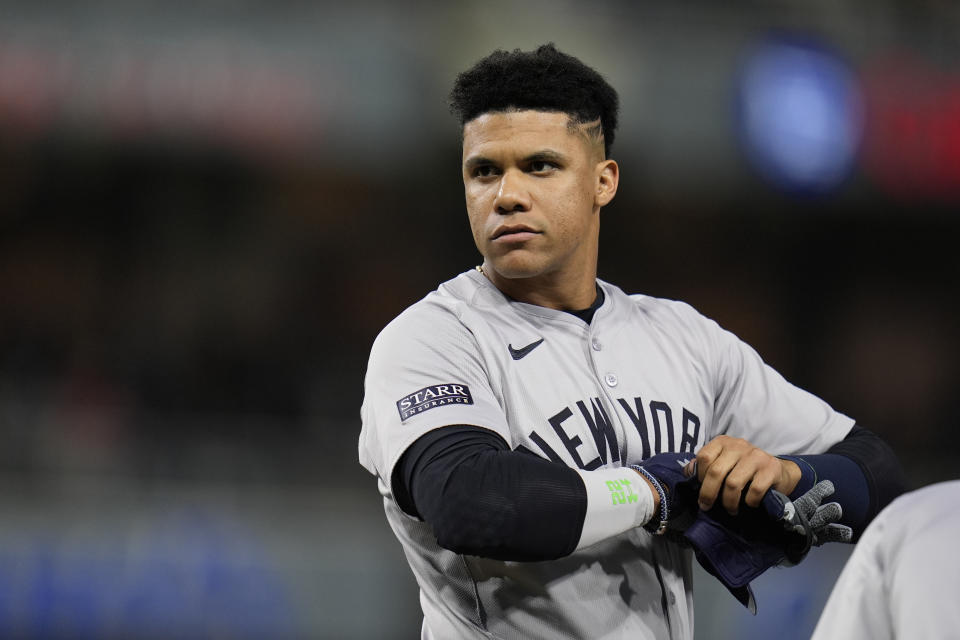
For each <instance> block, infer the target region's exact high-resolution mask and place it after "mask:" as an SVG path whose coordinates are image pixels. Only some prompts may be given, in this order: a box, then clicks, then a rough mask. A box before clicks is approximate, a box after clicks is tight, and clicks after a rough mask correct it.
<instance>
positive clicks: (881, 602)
mask: <svg viewBox="0 0 960 640" xmlns="http://www.w3.org/2000/svg"><path fill="white" fill-rule="evenodd" d="M958 537H960V480H954V481H952V482H941V483H938V484H934V485H930V486H928V487H924V488H923V489H918V490H916V491H912V492H910V493H905V494H903V495H902V496H900V497H899V498H897V499H896V500H894V501H893V502H891V503H890V504H889V505H888V506H887V507H886V508H885V509H884V510H883V511H881V512H880V514H879V515H878V516H877V517H876V518H875V519H874V520H873V522H871V523H870V525H869V526H868V527H867V529H866V531H864V532H863V535H862V536H861V537H860V541H859V542H858V543H857V546H856V548H854V550H853V554H851V556H850V559H849V560H848V561H847V564H846V566H845V567H844V568H843V572H842V573H841V574H840V577H839V578H838V579H837V584H836V585H834V588H833V592H832V593H831V594H830V598H829V600H827V605H826V607H824V610H823V614H822V615H821V616H820V621H819V622H818V623H817V628H816V629H815V630H814V633H813V638H812V639H811V640H829V639H833V638H843V640H860V639H863V640H895V639H900V640H906V639H908V638H925V639H929V638H944V639H946V638H956V637H957V635H958V634H960V606H958V603H960V555H958V554H957V551H956V546H957V538H958Z"/></svg>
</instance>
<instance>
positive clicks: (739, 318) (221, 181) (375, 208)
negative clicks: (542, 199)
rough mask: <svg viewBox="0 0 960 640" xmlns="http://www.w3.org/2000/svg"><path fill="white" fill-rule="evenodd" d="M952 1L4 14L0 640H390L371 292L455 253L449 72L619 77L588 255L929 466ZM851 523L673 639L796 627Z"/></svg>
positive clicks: (385, 308) (0, 13) (949, 290)
mask: <svg viewBox="0 0 960 640" xmlns="http://www.w3.org/2000/svg"><path fill="white" fill-rule="evenodd" d="M958 27H960V9H958V6H957V5H956V4H955V3H950V2H945V1H939V0H924V1H923V2H910V3H907V2H899V1H895V0H881V1H879V2H873V3H870V4H869V6H863V5H862V3H856V2H852V1H840V2H837V1H833V2H795V1H792V0H783V1H781V2H772V3H760V2H751V1H747V0H739V1H737V2H729V3H723V6H722V7H719V6H717V5H716V4H715V3H708V2H684V3H666V2H653V1H647V2H626V1H623V2H597V3H579V2H564V1H558V0H553V1H551V2H542V1H541V2H531V3H524V4H523V5H522V6H515V5H514V4H513V3H507V2H500V1H499V0H494V1H492V2H486V3H479V4H462V5H460V4H455V3H451V4H447V5H440V4H439V3H430V2H412V3H390V2H382V3H376V2H351V3H336V4H327V3H322V2H319V3H318V2H301V1H294V0H275V1H273V2H266V1H264V0H245V1H238V2H225V1H222V0H194V1H193V2H184V1H182V0H168V1H166V2H156V1H147V0H124V1H120V0H84V1H81V2H67V1H62V0H61V1H51V2H45V3H22V4H21V3H12V2H0V478H2V480H3V482H4V485H5V487H6V488H5V490H3V491H2V492H0V637H5V638H6V637H11V638H139V637H145V638H151V637H157V638H337V639H351V638H357V639H366V638H413V637H418V632H419V623H420V612H419V605H418V602H417V593H416V587H415V584H414V582H413V578H412V576H411V574H410V572H409V570H408V569H407V567H406V564H405V561H404V559H403V556H402V553H401V549H400V546H399V544H398V543H397V542H396V540H395V539H394V538H393V536H392V534H391V533H390V531H389V529H388V527H387V525H386V521H385V519H384V517H383V514H382V510H381V505H380V501H379V496H378V494H377V490H376V484H375V480H374V478H373V477H371V476H370V475H369V474H367V473H366V472H365V471H364V470H363V469H362V468H361V467H360V466H359V464H358V462H357V454H356V442H357V435H358V433H359V429H360V421H359V406H360V402H361V398H362V394H363V374H364V370H365V366H366V358H367V353H368V350H369V347H370V345H371V342H372V340H373V338H374V337H375V336H376V334H377V332H378V331H379V330H380V328H382V327H383V325H384V324H386V323H387V322H388V321H389V320H390V319H391V318H393V316H395V315H396V314H397V313H398V312H399V311H401V310H402V309H403V308H404V307H406V306H407V305H409V304H411V303H413V302H414V301H416V300H418V299H419V298H420V297H422V296H423V295H425V294H426V293H427V292H428V291H430V290H432V289H434V288H435V287H436V285H437V284H438V283H440V282H442V281H444V280H446V279H448V278H450V277H452V276H453V275H455V274H457V273H459V272H460V271H463V270H465V269H468V268H470V267H472V266H473V265H474V264H476V263H477V262H478V261H479V260H478V255H477V253H476V250H475V249H474V247H473V245H472V242H471V239H470V234H469V231H468V227H467V221H466V215H465V212H464V207H463V195H462V183H461V179H460V169H459V153H460V149H459V137H458V136H459V131H458V127H457V125H456V122H454V120H453V118H452V117H451V116H450V115H449V114H448V113H447V108H446V104H445V98H446V95H447V92H448V91H449V88H450V86H451V83H452V81H453V79H454V77H455V75H456V73H457V72H458V71H461V70H463V69H464V68H466V67H467V66H469V65H470V64H472V63H473V62H474V61H476V60H477V59H479V58H480V57H482V56H483V55H485V54H487V53H489V52H490V51H491V50H492V49H494V48H497V47H501V48H507V49H513V48H518V47H519V48H523V49H530V48H533V47H535V46H536V45H538V44H541V43H543V42H547V41H553V42H555V43H556V44H557V45H558V46H559V47H560V48H561V49H562V50H565V51H567V52H569V53H572V54H574V55H577V56H578V57H581V58H582V59H583V60H584V61H585V62H587V63H588V64H591V65H593V66H595V67H596V68H597V69H599V70H600V71H601V72H602V73H604V75H605V76H606V77H607V78H608V80H609V81H610V82H611V83H612V84H613V85H614V86H615V87H616V88H617V89H618V90H619V92H620V95H621V101H622V113H621V122H622V125H621V129H620V131H619V132H618V135H617V141H616V144H615V145H614V149H613V156H614V157H615V158H616V159H617V160H618V161H619V163H620V167H621V173H622V181H621V185H620V192H619V195H618V196H617V199H616V200H615V201H614V203H613V204H612V205H611V206H610V207H608V208H607V209H605V211H604V213H603V216H604V228H603V231H602V234H603V235H602V240H601V246H602V250H601V262H600V276H601V277H602V278H604V279H606V280H609V281H613V282H615V283H617V284H619V285H620V286H621V287H622V288H624V289H625V290H626V291H628V292H643V293H648V294H652V295H656V296H661V297H667V298H679V299H683V300H686V301H688V302H690V303H691V304H693V305H694V306H695V307H697V308H698V309H699V310H700V311H701V312H703V313H704V314H705V315H707V316H710V317H712V318H714V319H716V320H717V321H719V322H720V323H721V324H722V325H724V326H725V327H727V328H729V329H731V330H733V331H734V332H736V333H737V334H739V335H740V336H741V337H742V338H744V339H745V340H746V341H748V342H749V343H751V344H752V345H753V346H754V347H755V348H756V349H757V350H758V351H759V352H760V354H761V355H762V356H763V357H764V358H765V359H766V360H767V361H768V362H769V363H771V364H772V365H773V366H774V367H776V368H777V369H778V370H780V371H781V372H782V373H784V375H786V377H787V378H788V379H790V380H792V381H793V382H795V383H797V384H799V385H800V386H803V387H805V388H807V389H809V390H811V391H813V392H815V393H817V394H819V395H821V396H822V397H823V398H825V399H826V400H828V401H829V402H830V403H831V404H833V405H834V406H835V407H836V408H838V409H840V410H841V411H843V412H845V413H847V414H849V415H851V416H854V417H855V418H856V419H857V420H858V422H860V423H861V424H863V425H864V426H867V427H869V428H872V429H874V430H875V431H877V432H878V433H880V434H881V435H882V436H883V437H884V438H885V439H886V440H887V441H888V442H890V443H891V444H892V445H893V446H894V447H895V449H896V450H897V452H898V453H899V454H900V456H901V457H902V460H903V461H904V464H905V465H906V467H907V470H908V474H909V479H910V482H911V485H912V486H913V487H914V488H916V487H920V486H923V485H925V484H928V483H931V482H934V481H938V480H944V479H948V478H956V477H958V475H960V474H958V472H957V462H958V457H960V452H958V448H957V438H956V435H955V434H956V427H957V419H956V404H957V401H956V395H955V394H954V390H955V388H956V387H957V384H958V377H960V371H958V364H957V363H958V361H960V348H958V332H957V326H958V296H957V293H958V284H960V273H958V271H960V256H958V251H957V239H958V237H960V236H958V233H960V45H958V40H957V38H956V33H957V32H958ZM847 553H849V548H845V547H834V548H831V549H824V550H822V551H820V552H819V553H816V554H815V555H814V556H812V557H811V558H810V559H809V560H808V561H807V562H806V563H805V564H804V565H801V566H800V567H798V568H796V569H793V570H790V571H789V572H787V571H772V572H769V573H768V574H767V575H765V576H764V577H763V578H762V580H761V583H760V584H759V585H758V587H757V597H758V601H759V605H760V615H759V616H758V617H757V618H752V617H750V616H748V615H746V614H745V613H744V612H742V611H740V610H739V605H737V604H736V602H735V601H734V600H733V599H732V598H731V597H730V596H729V595H728V594H726V593H725V592H724V591H723V590H722V589H718V588H717V587H716V586H714V585H713V584H712V581H710V580H709V579H707V578H705V577H704V576H703V574H700V575H698V587H697V600H698V613H697V625H698V629H699V631H698V637H701V638H750V637H768V636H769V635H770V634H773V633H775V634H776V636H777V637H779V638H781V639H785V638H794V637H796V638H806V637H808V636H809V633H810V631H811V630H812V627H813V624H814V623H815V621H816V617H817V615H818V614H819V611H820V608H821V607H822V604H823V602H824V601H825V599H826V597H827V595H828V593H829V589H830V587H831V585H832V581H833V580H834V579H835V577H836V575H837V573H839V571H840V568H841V567H842V564H843V562H844V560H845V558H846V554H847Z"/></svg>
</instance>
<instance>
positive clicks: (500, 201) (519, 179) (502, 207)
mask: <svg viewBox="0 0 960 640" xmlns="http://www.w3.org/2000/svg"><path fill="white" fill-rule="evenodd" d="M493 206H494V208H495V209H496V211H497V213H499V214H501V215H508V214H511V213H516V212H518V211H529V210H530V194H529V193H528V192H527V190H526V189H525V188H524V180H523V173H522V172H520V171H516V170H510V171H505V172H504V173H503V175H502V176H501V177H500V188H499V189H498V190H497V197H496V199H495V200H494V203H493Z"/></svg>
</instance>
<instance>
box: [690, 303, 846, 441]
mask: <svg viewBox="0 0 960 640" xmlns="http://www.w3.org/2000/svg"><path fill="white" fill-rule="evenodd" d="M684 306H685V305H684ZM688 309H689V311H690V312H693V313H696V312H695V311H693V310H692V308H689V307H688ZM697 315H698V316H699V314H697ZM699 317H700V322H701V327H702V330H703V332H704V339H705V340H706V343H707V344H706V349H705V351H706V354H707V356H706V357H708V358H710V359H711V360H712V362H709V363H708V367H707V370H708V371H711V372H712V375H713V380H712V381H711V383H712V385H713V388H714V390H715V403H714V433H713V434H711V435H712V436H716V435H720V434H727V435H730V436H735V437H738V438H743V439H745V440H748V441H750V442H751V443H753V444H754V445H756V446H758V447H760V448H761V449H764V450H765V451H768V452H769V453H772V454H774V455H784V454H798V453H823V452H825V451H826V450H827V449H828V448H829V447H830V446H832V445H834V444H836V443H837V442H839V441H841V440H843V438H844V437H845V436H846V435H847V433H849V431H850V429H851V428H853V424H854V422H853V420H852V419H851V418H849V417H848V416H845V415H843V414H842V413H840V412H838V411H836V410H834V409H833V408H832V407H831V406H830V405H829V404H827V403H826V402H825V401H824V400H822V399H821V398H819V397H817V396H815V395H814V394H812V393H810V392H808V391H805V390H803V389H801V388H799V387H797V386H795V385H793V384H791V383H790V382H788V381H787V380H786V379H784V377H783V376H782V375H780V373H778V372H777V371H776V370H774V369H773V368H772V367H770V366H769V365H767V364H766V363H765V362H764V361H763V360H762V359H761V358H760V356H759V354H757V352H756V351H755V350H754V349H753V348H752V347H750V345H748V344H747V343H745V342H743V341H742V340H740V339H739V338H738V337H737V336H736V335H734V334H733V333H731V332H729V331H727V330H725V329H723V328H721V327H720V326H719V325H718V324H717V323H716V322H714V321H713V320H709V319H707V318H704V317H703V316H699Z"/></svg>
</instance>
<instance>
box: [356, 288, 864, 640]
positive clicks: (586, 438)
mask: <svg viewBox="0 0 960 640" xmlns="http://www.w3.org/2000/svg"><path fill="white" fill-rule="evenodd" d="M598 284H599V286H600V287H602V289H603V291H604V294H605V298H606V299H605V301H604V303H603V305H602V306H601V307H600V308H599V309H598V310H597V312H596V314H595V316H594V318H593V320H592V322H591V323H590V324H587V323H585V322H583V321H582V320H580V319H579V318H577V317H576V316H574V315H572V314H569V313H565V312H562V311H555V310H552V309H547V308H543V307H538V306H534V305H530V304H525V303H521V302H515V301H512V300H510V299H508V298H507V297H506V296H504V295H503V294H502V293H501V292H500V291H499V290H498V289H496V288H495V287H494V286H493V285H492V284H491V283H490V282H489V281H488V280H487V279H486V278H485V277H484V276H483V274H481V273H479V272H477V271H475V270H472V271H468V272H466V273H463V274H460V275H459V276H457V277H456V278H454V279H452V280H450V281H448V282H446V283H444V284H442V285H441V286H440V287H439V288H438V289H437V291H435V292H433V293H431V294H429V295H428V296H427V297H426V298H424V299H423V300H421V301H419V302H417V303H416V304H414V305H413V306H411V307H410V308H408V309H407V310H406V311H404V312H403V313H402V314H400V315H399V316H398V317H397V318H396V319H395V320H394V321H393V322H391V323H390V324H389V325H388V326H387V327H386V328H385V329H384V330H383V331H382V332H381V334H380V335H379V336H378V337H377V339H376V341H375V343H374V345H373V348H372V351H371V354H370V361H369V365H368V369H367V375H366V382H365V397H364V402H363V407H362V409H361V414H362V418H363V429H362V431H361V434H360V443H359V452H360V462H361V463H362V464H363V466H364V467H366V468H367V469H368V470H369V471H370V472H371V473H373V474H375V475H376V476H377V478H378V484H379V488H380V492H381V494H382V495H383V498H384V508H385V510H386V514H387V519H388V521H389V523H390V526H391V528H392V529H393V531H394V533H395V534H396V536H397V538H398V539H399V540H400V543H401V545H402V546H403V549H404V552H405V554H406V556H407V560H408V561H409V563H410V567H411V568H412V570H413V573H414V574H415V576H416V579H417V582H418V584H419V586H420V603H421V606H422V608H423V612H424V625H423V637H425V638H551V639H554V638H590V639H593V640H597V639H601V638H631V639H632V640H639V639H641V638H651V639H653V638H660V639H662V638H692V637H693V609H692V604H693V603H692V594H691V570H692V566H691V560H692V556H691V553H690V552H689V551H688V550H686V549H683V548H681V547H680V546H678V545H676V544H674V543H672V542H669V541H667V540H665V539H663V538H661V537H659V536H653V535H651V534H649V533H648V532H647V531H646V530H644V529H643V528H634V529H630V530H628V531H626V532H625V533H623V534H620V535H616V536H613V537H610V538H607V539H605V540H602V541H601V542H599V543H597V544H595V545H593V546H590V547H587V548H585V549H582V550H579V551H576V552H574V553H573V554H571V555H569V556H567V557H564V558H561V559H558V560H553V561H549V562H505V561H499V560H491V559H488V558H481V557H475V556H464V555H458V554H456V553H454V552H451V551H448V550H446V549H443V548H441V547H440V546H438V545H437V542H436V538H435V537H434V535H433V532H432V530H431V528H430V526H429V525H428V524H426V523H424V522H422V521H420V520H418V519H416V518H413V517H410V516H409V515H407V514H405V513H404V512H402V511H401V510H400V509H399V508H398V506H397V504H396V502H395V500H394V498H393V493H392V488H391V485H390V480H391V474H392V472H393V468H394V465H395V464H396V463H397V460H398V459H399V458H400V456H401V454H402V453H403V452H404V450H405V449H406V448H407V447H408V446H409V445H410V444H411V443H413V442H414V441H415V440H416V439H417V438H419V437H420V436H422V435H423V434H424V433H426V432H428V431H430V430H432V429H437V428H439V427H443V426H445V425H451V424H471V425H479V426H482V427H486V428H487V429H491V430H493V431H495V432H497V433H498V434H500V435H501V436H502V437H503V438H504V440H505V441H506V442H507V443H508V444H509V445H510V446H511V448H513V449H519V448H524V449H527V450H529V451H531V452H534V453H536V454H538V455H540V456H542V457H543V458H546V459H550V460H554V461H556V462H559V463H562V464H565V465H568V466H570V467H572V468H577V469H581V470H588V471H589V470H595V469H604V468H607V469H609V468H613V467H620V466H625V465H629V464H634V463H637V462H640V461H641V460H643V459H645V458H647V457H649V456H651V455H653V454H656V453H659V452H663V451H678V452H679V451H689V452H695V451H697V450H698V449H699V448H700V447H701V446H702V445H703V444H704V443H706V442H708V441H709V440H710V439H712V438H713V437H714V436H717V435H719V434H729V435H733V436H738V437H741V438H745V439H747V440H749V441H751V442H752V443H754V444H755V445H757V446H759V447H761V448H763V449H764V450H766V451H768V452H771V453H774V454H786V453H801V452H802V453H822V452H823V451H825V450H826V449H827V448H829V447H830V446H831V445H832V444H834V443H836V442H838V441H840V440H841V439H843V437H844V436H845V435H846V434H847V432H848V431H849V430H850V428H851V427H852V426H853V421H852V420H851V419H850V418H848V417H846V416H844V415H842V414H840V413H837V412H836V411H834V410H833V409H831V408H830V407H829V406H828V405H827V404H826V403H825V402H823V401H822V400H820V399H819V398H817V397H815V396H813V395H811V394H809V393H807V392H806V391H803V390H801V389H798V388H797V387H794V386H792V385H791V384H789V383H788V382H786V381H785V380H784V379H783V378H782V377H781V376H780V375H779V374H778V373H777V372H775V371H774V370H773V369H771V368H770V367H768V366H766V365H765V364H764V363H763V362H762V361H761V359H760V357H759V356H758V355H757V354H756V352H754V351H753V350H752V349H751V348H750V347H748V346H747V345H746V344H744V343H743V342H741V341H740V340H739V339H737V338H736V337H735V336H734V335H733V334H731V333H729V332H727V331H724V330H723V329H721V328H720V327H719V326H718V325H717V324H716V323H715V322H713V321H711V320H708V319H707V318H704V317H703V316H701V315H699V314H698V313H697V312H696V311H695V310H694V309H693V308H691V307H690V306H689V305H686V304H684V303H681V302H675V301H670V300H662V299H657V298H652V297H648V296H643V295H632V296H628V295H626V294H625V293H624V292H623V291H621V290H620V289H618V288H617V287H615V286H613V285H611V284H608V283H606V282H603V281H598Z"/></svg>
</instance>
